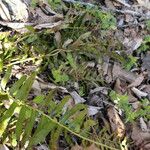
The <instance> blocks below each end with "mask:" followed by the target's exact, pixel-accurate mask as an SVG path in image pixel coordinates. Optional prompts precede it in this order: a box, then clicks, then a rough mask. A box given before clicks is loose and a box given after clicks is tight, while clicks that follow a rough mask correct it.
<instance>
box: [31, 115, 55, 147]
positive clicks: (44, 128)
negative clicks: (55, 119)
mask: <svg viewBox="0 0 150 150" xmlns="http://www.w3.org/2000/svg"><path fill="white" fill-rule="evenodd" d="M55 126H56V124H54V123H52V122H51V120H50V119H48V118H47V117H46V116H42V118H41V120H40V122H39V124H38V127H37V129H36V131H35V133H34V135H33V136H32V137H31V139H30V142H29V148H30V147H31V146H33V145H36V144H38V143H40V142H42V141H44V140H45V137H46V136H47V135H48V133H49V132H50V131H51V130H52V129H54V128H55ZM37 137H38V138H37Z"/></svg>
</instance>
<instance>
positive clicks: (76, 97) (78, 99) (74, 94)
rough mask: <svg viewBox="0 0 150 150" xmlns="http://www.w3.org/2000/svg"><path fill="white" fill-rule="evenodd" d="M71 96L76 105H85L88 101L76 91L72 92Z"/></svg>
mask: <svg viewBox="0 0 150 150" xmlns="http://www.w3.org/2000/svg"><path fill="white" fill-rule="evenodd" d="M70 95H71V96H72V98H73V99H74V101H75V104H78V103H84V102H85V101H86V100H85V99H84V98H82V97H81V96H80V95H79V94H78V93H77V92H76V91H72V92H70Z"/></svg>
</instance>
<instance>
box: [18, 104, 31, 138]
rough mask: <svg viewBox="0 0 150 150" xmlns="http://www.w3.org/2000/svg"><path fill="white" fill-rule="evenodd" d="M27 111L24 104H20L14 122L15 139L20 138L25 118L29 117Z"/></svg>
mask: <svg viewBox="0 0 150 150" xmlns="http://www.w3.org/2000/svg"><path fill="white" fill-rule="evenodd" d="M27 111H29V109H28V108H27V107H26V106H22V108H21V110H20V113H19V118H18V120H17V123H16V138H17V140H19V139H20V135H21V133H22V132H23V128H24V125H23V124H24V121H25V120H26V119H27V117H29V116H26V113H27Z"/></svg>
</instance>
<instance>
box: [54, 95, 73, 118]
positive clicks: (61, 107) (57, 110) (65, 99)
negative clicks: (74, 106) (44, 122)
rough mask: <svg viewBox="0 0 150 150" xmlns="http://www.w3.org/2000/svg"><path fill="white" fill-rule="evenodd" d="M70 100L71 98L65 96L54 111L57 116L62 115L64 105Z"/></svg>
mask: <svg viewBox="0 0 150 150" xmlns="http://www.w3.org/2000/svg"><path fill="white" fill-rule="evenodd" d="M70 98H71V97H70V96H65V97H64V98H63V99H62V100H61V102H60V103H59V104H58V105H57V107H56V109H55V111H54V114H55V116H57V115H60V114H61V113H62V110H63V108H64V105H65V104H66V103H67V102H68V101H69V99H70Z"/></svg>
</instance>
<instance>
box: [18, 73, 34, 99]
mask: <svg viewBox="0 0 150 150" xmlns="http://www.w3.org/2000/svg"><path fill="white" fill-rule="evenodd" d="M35 76H36V73H33V74H32V75H31V76H30V77H29V78H28V79H27V80H26V81H25V83H24V84H23V85H22V86H21V88H20V90H19V91H18V92H17V94H16V99H19V100H26V99H27V97H28V94H29V92H30V90H31V88H32V84H33V82H34V79H35Z"/></svg>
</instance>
